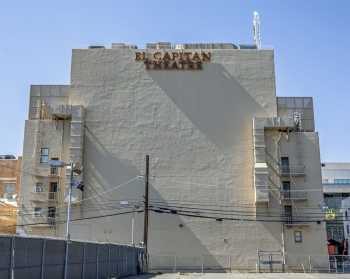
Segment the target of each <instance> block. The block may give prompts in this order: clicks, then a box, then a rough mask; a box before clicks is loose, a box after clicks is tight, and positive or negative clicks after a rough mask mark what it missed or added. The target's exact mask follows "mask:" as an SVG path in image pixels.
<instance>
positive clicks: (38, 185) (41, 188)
mask: <svg viewBox="0 0 350 279" xmlns="http://www.w3.org/2000/svg"><path fill="white" fill-rule="evenodd" d="M35 192H36V193H41V192H44V186H43V184H42V183H41V182H38V183H36V184H35Z"/></svg>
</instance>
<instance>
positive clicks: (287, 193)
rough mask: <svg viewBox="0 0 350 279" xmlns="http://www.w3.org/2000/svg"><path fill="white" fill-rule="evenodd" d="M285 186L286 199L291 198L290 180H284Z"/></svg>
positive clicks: (283, 184)
mask: <svg viewBox="0 0 350 279" xmlns="http://www.w3.org/2000/svg"><path fill="white" fill-rule="evenodd" d="M282 187H283V197H284V198H285V199H290V194H291V193H290V181H282Z"/></svg>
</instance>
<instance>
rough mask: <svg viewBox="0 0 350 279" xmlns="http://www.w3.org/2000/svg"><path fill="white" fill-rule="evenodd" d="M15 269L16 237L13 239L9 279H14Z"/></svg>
mask: <svg viewBox="0 0 350 279" xmlns="http://www.w3.org/2000/svg"><path fill="white" fill-rule="evenodd" d="M14 267H15V237H14V236H13V237H12V239H11V259H10V270H9V279H14V278H15V274H14Z"/></svg>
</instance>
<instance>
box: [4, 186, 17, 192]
mask: <svg viewBox="0 0 350 279" xmlns="http://www.w3.org/2000/svg"><path fill="white" fill-rule="evenodd" d="M4 189H5V193H8V194H15V193H16V183H4Z"/></svg>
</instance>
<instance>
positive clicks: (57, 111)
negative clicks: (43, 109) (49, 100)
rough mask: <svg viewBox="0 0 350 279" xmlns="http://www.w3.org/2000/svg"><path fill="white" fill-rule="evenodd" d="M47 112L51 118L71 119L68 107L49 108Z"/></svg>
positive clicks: (70, 111)
mask: <svg viewBox="0 0 350 279" xmlns="http://www.w3.org/2000/svg"><path fill="white" fill-rule="evenodd" d="M49 112H50V114H51V115H52V116H53V117H57V118H63V119H66V118H70V117H71V115H72V107H71V106H69V105H56V106H50V107H49Z"/></svg>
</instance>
